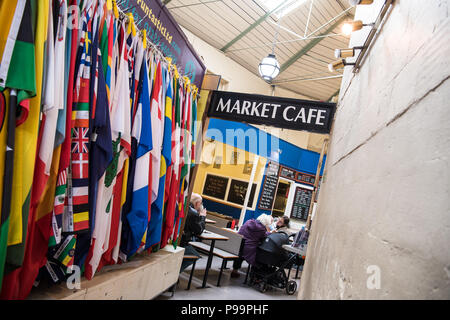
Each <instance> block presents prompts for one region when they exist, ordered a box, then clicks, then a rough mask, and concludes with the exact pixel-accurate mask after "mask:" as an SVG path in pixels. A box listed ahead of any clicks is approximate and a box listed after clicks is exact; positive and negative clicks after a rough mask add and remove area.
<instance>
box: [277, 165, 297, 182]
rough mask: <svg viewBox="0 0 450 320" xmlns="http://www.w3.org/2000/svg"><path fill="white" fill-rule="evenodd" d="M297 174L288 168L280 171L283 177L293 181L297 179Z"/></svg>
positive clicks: (282, 168)
mask: <svg viewBox="0 0 450 320" xmlns="http://www.w3.org/2000/svg"><path fill="white" fill-rule="evenodd" d="M295 173H296V171H295V170H292V169H289V168H286V167H281V170H280V176H281V177H284V178H288V179H292V180H294V179H295Z"/></svg>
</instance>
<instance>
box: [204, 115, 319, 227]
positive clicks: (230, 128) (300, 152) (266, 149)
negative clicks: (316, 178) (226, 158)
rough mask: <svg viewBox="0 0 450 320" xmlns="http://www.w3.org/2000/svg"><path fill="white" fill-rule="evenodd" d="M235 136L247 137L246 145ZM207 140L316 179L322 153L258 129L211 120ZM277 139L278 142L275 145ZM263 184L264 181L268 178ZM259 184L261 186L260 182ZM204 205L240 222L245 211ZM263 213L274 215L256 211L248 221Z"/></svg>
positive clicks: (209, 204) (209, 203) (223, 205)
mask: <svg viewBox="0 0 450 320" xmlns="http://www.w3.org/2000/svg"><path fill="white" fill-rule="evenodd" d="M241 130H242V131H241ZM234 134H236V135H237V134H246V138H245V142H244V141H241V142H239V140H238V138H236V137H235V136H234ZM206 136H207V137H208V138H210V139H214V140H216V141H219V142H222V143H228V144H230V145H233V146H235V147H237V148H239V149H242V150H245V151H247V152H252V153H255V154H258V155H260V156H261V157H265V158H267V159H269V160H272V161H276V162H278V163H279V164H281V165H284V166H286V167H290V168H292V169H295V170H297V171H301V172H306V173H309V174H314V175H315V174H316V170H317V165H318V164H319V158H320V154H319V153H317V152H314V151H310V150H305V149H301V148H299V147H297V146H295V145H293V144H292V143H289V142H287V141H284V140H282V139H278V137H275V136H272V135H270V134H268V133H266V132H264V131H262V130H259V129H258V128H256V127H253V126H251V125H248V124H245V123H241V122H234V121H227V120H222V119H210V121H209V126H208V131H207V133H206ZM275 139H277V140H278V141H277V142H275ZM279 151H281V152H279ZM325 161H326V156H324V159H323V165H322V169H321V172H320V174H321V175H322V174H323V170H324V167H325ZM262 181H264V177H263V180H262ZM256 182H257V183H259V182H260V181H256ZM261 183H262V182H261ZM261 192H262V188H261V189H260V192H259V195H258V202H259V198H260V197H261ZM204 204H205V207H206V208H207V210H208V211H215V212H219V213H222V214H226V215H229V216H232V217H233V218H236V219H239V216H240V213H241V210H240V209H238V208H235V207H231V206H228V205H225V204H221V203H218V202H214V201H210V200H206V199H204ZM262 213H266V214H270V211H267V210H259V209H256V210H255V211H252V210H247V213H246V217H245V221H246V220H247V219H251V218H256V217H258V216H259V215H260V214H262Z"/></svg>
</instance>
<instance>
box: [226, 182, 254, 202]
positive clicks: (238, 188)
mask: <svg viewBox="0 0 450 320" xmlns="http://www.w3.org/2000/svg"><path fill="white" fill-rule="evenodd" d="M247 188H248V182H246V181H241V180H234V179H231V184H230V191H228V197H227V201H228V202H233V203H236V204H240V205H243V204H244V200H245V195H246V193H247ZM255 191H256V183H254V184H253V186H252V190H251V191H250V198H249V200H248V206H249V207H252V206H253V199H254V198H255Z"/></svg>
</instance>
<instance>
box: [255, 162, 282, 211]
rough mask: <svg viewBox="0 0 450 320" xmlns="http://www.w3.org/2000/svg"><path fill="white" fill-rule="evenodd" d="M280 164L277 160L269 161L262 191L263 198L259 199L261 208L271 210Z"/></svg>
mask: <svg viewBox="0 0 450 320" xmlns="http://www.w3.org/2000/svg"><path fill="white" fill-rule="evenodd" d="M279 168H280V166H279V164H278V163H276V162H269V164H268V166H267V169H266V177H265V179H264V183H263V186H262V191H261V198H260V199H259V209H261V210H271V209H272V204H273V201H274V199H275V192H276V190H277V184H278V173H279Z"/></svg>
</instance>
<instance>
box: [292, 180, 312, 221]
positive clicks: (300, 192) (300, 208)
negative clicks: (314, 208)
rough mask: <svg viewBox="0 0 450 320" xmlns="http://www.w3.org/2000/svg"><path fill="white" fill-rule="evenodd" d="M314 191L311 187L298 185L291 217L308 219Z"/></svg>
mask: <svg viewBox="0 0 450 320" xmlns="http://www.w3.org/2000/svg"><path fill="white" fill-rule="evenodd" d="M312 194H313V191H312V190H310V189H306V188H302V187H297V188H296V189H295V195H294V203H293V205H292V211H291V218H297V219H300V220H305V221H306V220H307V219H308V213H309V206H310V205H311V198H312Z"/></svg>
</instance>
